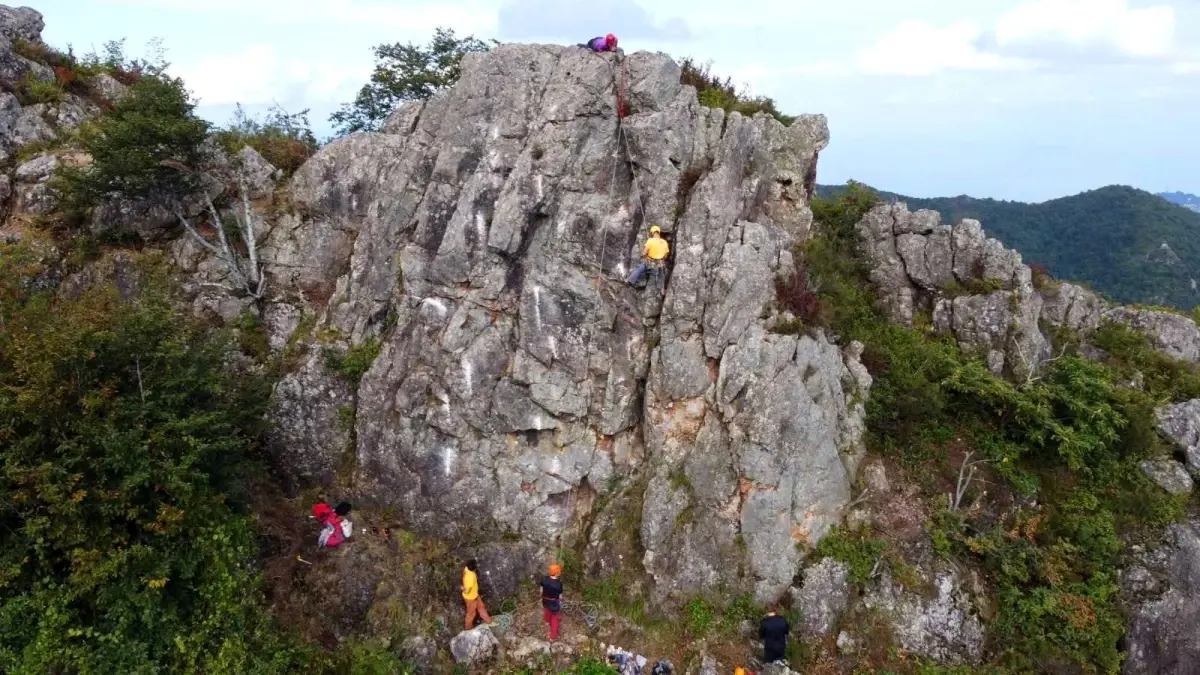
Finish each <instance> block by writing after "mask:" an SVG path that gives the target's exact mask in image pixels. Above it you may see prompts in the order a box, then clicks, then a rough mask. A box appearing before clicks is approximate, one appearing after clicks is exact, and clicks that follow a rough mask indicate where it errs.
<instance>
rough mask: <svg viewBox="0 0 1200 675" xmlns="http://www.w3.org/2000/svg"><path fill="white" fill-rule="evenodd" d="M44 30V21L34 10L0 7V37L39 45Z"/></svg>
mask: <svg viewBox="0 0 1200 675" xmlns="http://www.w3.org/2000/svg"><path fill="white" fill-rule="evenodd" d="M45 28H46V21H45V19H43V18H42V13H41V12H39V11H37V10H36V9H32V8H30V7H8V6H5V5H0V35H2V36H4V37H6V38H8V39H9V40H25V41H27V42H33V43H40V42H41V41H42V30H44V29H45Z"/></svg>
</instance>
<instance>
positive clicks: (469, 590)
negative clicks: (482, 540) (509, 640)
mask: <svg viewBox="0 0 1200 675" xmlns="http://www.w3.org/2000/svg"><path fill="white" fill-rule="evenodd" d="M478 569H479V564H478V563H476V562H475V559H474V558H472V559H470V560H468V561H467V566H466V567H464V568H463V576H462V596H463V602H464V603H466V605H467V620H466V627H467V630H471V629H472V628H474V627H475V614H476V613H478V614H479V618H480V619H483V622H484V623H491V622H492V617H490V616H488V612H487V607H484V606H483V598H481V597H479V575H478V574H476V571H477V570H478Z"/></svg>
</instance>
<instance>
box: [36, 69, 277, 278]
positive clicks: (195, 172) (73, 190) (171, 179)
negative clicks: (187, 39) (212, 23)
mask: <svg viewBox="0 0 1200 675" xmlns="http://www.w3.org/2000/svg"><path fill="white" fill-rule="evenodd" d="M195 108H196V104H195V102H194V101H193V100H192V98H191V96H190V95H189V94H188V92H187V90H186V89H184V85H183V81H182V80H179V79H176V78H169V77H166V76H165V75H164V76H151V77H141V78H139V79H138V80H137V81H136V82H135V83H134V84H133V86H131V87H130V88H129V93H128V94H127V95H126V96H125V97H124V98H122V99H121V100H120V101H119V102H118V103H117V104H116V105H115V106H114V107H113V109H112V110H111V111H110V112H109V113H108V114H106V115H103V116H101V117H99V118H97V119H96V120H94V121H92V122H89V123H87V124H85V125H83V127H81V129H80V133H79V145H80V147H81V148H82V149H83V150H84V151H85V152H86V153H87V154H88V155H89V156H90V157H91V161H90V162H89V163H87V164H85V165H83V166H69V167H64V168H63V169H61V170H60V171H59V175H58V178H57V181H56V184H55V189H56V192H57V193H58V194H59V196H60V206H62V207H63V208H64V209H65V210H67V211H70V212H75V213H77V214H80V215H81V216H84V215H86V214H87V213H88V212H90V211H92V210H93V209H94V208H95V207H97V206H101V205H103V204H106V203H112V202H120V201H122V200H129V201H133V202H141V203H146V204H151V205H153V206H156V207H161V208H165V209H167V210H168V211H169V212H170V213H171V214H172V215H174V216H175V217H176V219H177V220H178V222H179V224H180V225H182V226H183V228H184V229H185V230H186V231H187V232H188V234H189V235H191V236H192V238H193V239H195V240H196V241H197V242H198V243H199V244H200V245H201V246H203V247H204V248H205V249H206V250H208V251H209V252H211V253H212V254H213V255H214V256H216V257H217V258H218V259H219V260H221V262H222V263H224V265H225V267H226V269H227V270H228V271H229V275H230V278H231V280H232V285H231V286H229V287H228V288H227V290H233V291H238V292H244V293H246V294H248V295H250V296H252V297H255V298H261V297H262V296H263V291H264V287H265V283H266V277H265V276H264V275H263V273H262V268H261V265H260V264H259V262H258V237H259V234H260V232H259V230H260V229H261V228H260V227H259V222H258V221H259V219H258V218H257V217H256V216H255V214H254V212H253V210H252V209H251V208H250V200H249V198H248V195H247V188H246V181H245V175H244V173H243V172H242V171H241V170H240V168H238V170H237V171H236V174H237V175H236V182H237V185H238V188H239V196H240V199H239V200H238V206H239V207H240V211H239V210H238V209H235V210H234V213H233V220H234V223H235V226H234V227H232V228H229V227H227V226H226V224H225V223H224V222H223V218H222V215H221V211H220V210H219V209H218V207H217V204H216V203H215V202H214V199H215V198H219V197H220V195H219V194H216V193H220V192H222V190H223V188H221V187H216V186H220V185H222V184H223V183H224V182H225V178H224V177H221V172H220V171H214V168H216V167H217V166H218V165H219V164H218V163H217V162H215V161H214V160H215V159H218V157H216V156H215V154H214V152H213V150H214V148H212V147H211V146H208V145H207V141H208V138H209V124H208V122H205V121H204V120H202V119H200V118H198V117H196V115H195ZM214 187H216V189H215V191H214ZM197 203H199V204H200V205H201V206H202V208H200V209H197V208H194V207H195V205H196V204H197ZM198 211H200V212H201V213H203V214H204V215H206V216H207V218H206V220H207V221H208V222H207V223H203V222H200V216H197V215H196V214H197V212H198ZM201 229H211V230H212V234H210V235H208V236H205V235H202V234H201V233H200V230H201ZM228 229H232V230H234V234H233V236H229V235H228V234H227V230H228ZM238 240H240V243H239V241H238Z"/></svg>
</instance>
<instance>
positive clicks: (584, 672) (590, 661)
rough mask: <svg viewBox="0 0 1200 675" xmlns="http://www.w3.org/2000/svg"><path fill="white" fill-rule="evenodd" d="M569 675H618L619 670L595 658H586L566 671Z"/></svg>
mask: <svg viewBox="0 0 1200 675" xmlns="http://www.w3.org/2000/svg"><path fill="white" fill-rule="evenodd" d="M564 672H565V673H566V674H567V675H617V669H616V668H615V667H613V666H611V665H609V664H608V663H605V662H604V661H601V660H600V659H598V658H595V657H593V656H584V657H582V658H580V659H579V660H578V661H576V662H575V663H573V664H571V667H570V668H569V669H568V670H566V671H564Z"/></svg>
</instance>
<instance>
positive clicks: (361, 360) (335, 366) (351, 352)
mask: <svg viewBox="0 0 1200 675" xmlns="http://www.w3.org/2000/svg"><path fill="white" fill-rule="evenodd" d="M381 348H382V345H381V344H380V342H379V339H378V338H371V339H369V340H366V341H364V342H362V343H361V344H357V345H352V346H351V347H349V348H348V349H346V351H345V352H339V351H337V350H336V349H333V348H326V349H325V352H324V353H325V364H326V365H327V366H329V368H330V369H331V370H335V371H337V372H338V373H340V374H341V375H342V377H344V378H346V381H347V382H350V383H351V384H355V385H356V384H358V382H359V380H361V379H362V376H363V375H366V374H367V371H368V370H370V368H371V364H372V363H374V362H375V357H377V356H379V351H380V349H381Z"/></svg>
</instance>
